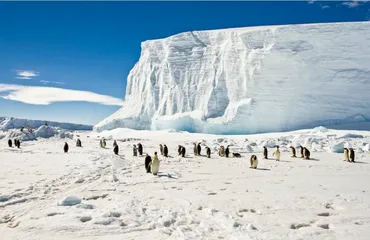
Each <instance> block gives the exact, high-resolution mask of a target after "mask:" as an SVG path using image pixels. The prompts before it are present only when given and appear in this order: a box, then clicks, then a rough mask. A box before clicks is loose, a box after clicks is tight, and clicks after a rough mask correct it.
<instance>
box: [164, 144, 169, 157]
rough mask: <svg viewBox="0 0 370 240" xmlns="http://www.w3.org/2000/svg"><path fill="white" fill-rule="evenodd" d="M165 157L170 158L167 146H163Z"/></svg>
mask: <svg viewBox="0 0 370 240" xmlns="http://www.w3.org/2000/svg"><path fill="white" fill-rule="evenodd" d="M163 156H165V157H168V147H167V145H166V144H164V145H163Z"/></svg>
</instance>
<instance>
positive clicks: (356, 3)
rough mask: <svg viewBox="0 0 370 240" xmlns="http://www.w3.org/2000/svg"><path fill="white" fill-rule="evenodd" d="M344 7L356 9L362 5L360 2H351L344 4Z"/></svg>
mask: <svg viewBox="0 0 370 240" xmlns="http://www.w3.org/2000/svg"><path fill="white" fill-rule="evenodd" d="M342 5H344V6H347V7H349V8H354V7H358V6H360V3H359V1H358V0H352V1H350V2H344V3H342Z"/></svg>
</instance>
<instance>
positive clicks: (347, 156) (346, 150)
mask: <svg viewBox="0 0 370 240" xmlns="http://www.w3.org/2000/svg"><path fill="white" fill-rule="evenodd" d="M343 161H346V162H349V151H348V148H344V160H343Z"/></svg>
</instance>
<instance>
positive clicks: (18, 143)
mask: <svg viewBox="0 0 370 240" xmlns="http://www.w3.org/2000/svg"><path fill="white" fill-rule="evenodd" d="M17 148H21V141H20V140H19V139H17Z"/></svg>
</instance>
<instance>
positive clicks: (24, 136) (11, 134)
mask: <svg viewBox="0 0 370 240" xmlns="http://www.w3.org/2000/svg"><path fill="white" fill-rule="evenodd" d="M5 138H7V139H19V140H21V141H33V140H36V135H35V133H34V132H29V131H28V130H27V129H23V131H21V130H19V129H14V130H10V131H8V133H7V134H6V136H5Z"/></svg>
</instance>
